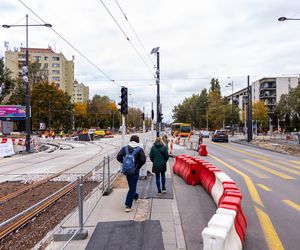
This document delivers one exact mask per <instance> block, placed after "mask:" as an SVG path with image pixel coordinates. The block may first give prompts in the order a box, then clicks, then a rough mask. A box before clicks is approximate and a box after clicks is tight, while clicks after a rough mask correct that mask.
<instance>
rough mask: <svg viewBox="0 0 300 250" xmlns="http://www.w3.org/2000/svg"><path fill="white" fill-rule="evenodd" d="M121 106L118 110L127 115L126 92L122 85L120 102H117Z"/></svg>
mask: <svg viewBox="0 0 300 250" xmlns="http://www.w3.org/2000/svg"><path fill="white" fill-rule="evenodd" d="M118 104H119V105H120V106H121V108H120V112H121V114H122V115H127V114H128V92H127V88H125V87H122V88H121V102H120V103H118Z"/></svg>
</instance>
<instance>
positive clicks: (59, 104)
mask: <svg viewBox="0 0 300 250" xmlns="http://www.w3.org/2000/svg"><path fill="white" fill-rule="evenodd" d="M30 104H31V113H32V128H33V129H38V128H39V122H40V121H43V122H45V123H46V125H47V126H48V124H49V120H50V126H51V129H54V130H62V129H63V130H65V131H67V130H70V129H71V128H72V117H73V114H72V113H73V104H72V103H71V97H70V96H69V95H68V94H67V93H65V92H64V91H63V90H61V89H59V88H58V87H57V86H56V85H55V83H51V84H49V83H48V82H40V83H37V84H35V85H33V88H32V90H31V103H30ZM48 129H50V128H49V127H48Z"/></svg>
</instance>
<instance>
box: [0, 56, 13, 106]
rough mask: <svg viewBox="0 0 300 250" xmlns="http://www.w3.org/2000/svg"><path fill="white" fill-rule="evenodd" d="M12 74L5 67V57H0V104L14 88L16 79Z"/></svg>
mask: <svg viewBox="0 0 300 250" xmlns="http://www.w3.org/2000/svg"><path fill="white" fill-rule="evenodd" d="M10 75H11V71H10V70H9V69H7V68H6V67H4V61H3V58H0V104H1V103H2V101H3V99H4V98H5V97H6V96H8V95H9V94H10V93H11V92H12V91H13V89H14V85H15V81H14V80H13V79H12V78H11V76H10Z"/></svg>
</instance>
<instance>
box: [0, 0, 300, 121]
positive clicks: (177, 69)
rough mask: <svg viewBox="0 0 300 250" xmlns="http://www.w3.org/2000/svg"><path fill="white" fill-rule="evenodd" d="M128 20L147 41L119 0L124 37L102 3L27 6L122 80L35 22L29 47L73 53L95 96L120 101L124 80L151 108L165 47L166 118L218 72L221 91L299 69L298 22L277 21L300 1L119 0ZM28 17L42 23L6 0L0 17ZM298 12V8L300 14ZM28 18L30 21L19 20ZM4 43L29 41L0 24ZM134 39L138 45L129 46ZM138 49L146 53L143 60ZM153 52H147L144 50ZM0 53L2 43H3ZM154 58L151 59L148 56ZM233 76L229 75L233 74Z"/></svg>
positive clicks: (114, 9) (33, 2) (135, 99)
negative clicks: (155, 50)
mask: <svg viewBox="0 0 300 250" xmlns="http://www.w3.org/2000/svg"><path fill="white" fill-rule="evenodd" d="M118 2H119V4H120V5H121V6H122V8H123V10H124V11H125V13H126V15H127V17H128V20H129V21H130V24H131V25H132V26H133V27H134V29H135V31H136V33H137V34H138V35H139V38H140V39H141V40H142V41H143V44H144V47H145V49H146V52H145V51H144V48H142V47H141V45H140V44H139V42H138V40H137V39H136V37H135V34H134V33H133V32H132V30H131V29H130V25H129V23H128V22H126V20H125V19H124V16H123V14H122V12H121V11H120V10H119V9H118V6H117V5H116V3H115V2H114V1H108V0H106V1H104V3H105V4H106V5H107V7H108V8H109V10H110V11H111V13H112V14H113V15H114V17H115V19H116V20H117V22H118V23H119V25H120V26H121V28H122V29H123V31H124V32H125V34H126V36H128V38H129V39H130V42H131V43H130V42H128V41H127V40H126V37H125V36H124V34H123V33H122V32H121V31H120V29H119V28H118V27H117V25H116V24H115V23H114V21H113V19H112V18H111V16H110V15H109V13H108V12H107V11H106V9H105V8H104V7H103V5H102V4H101V2H100V1H98V0H90V1H89V2H88V3H87V2H84V1H76V0H75V1H72V4H70V2H69V1H58V0H52V1H50V2H44V1H38V0H28V1H26V4H27V5H28V6H29V7H30V8H32V9H33V10H34V11H36V12H37V14H38V15H39V16H40V17H42V19H43V20H45V21H46V22H49V23H51V24H52V25H53V28H54V29H55V30H56V31H57V32H59V34H61V35H62V36H63V37H64V38H66V39H67V40H68V41H69V42H70V43H71V44H72V45H74V46H75V47H76V48H77V49H78V50H79V51H80V52H81V53H83V54H84V56H86V57H87V58H88V59H89V60H90V61H92V62H93V63H94V64H95V65H96V66H97V67H98V68H99V69H101V70H103V71H104V72H105V73H106V74H107V75H108V76H109V77H110V78H112V79H114V80H116V82H117V84H115V83H112V82H109V81H108V79H107V78H106V77H105V76H104V75H103V74H102V73H101V72H100V71H99V70H98V69H96V68H95V67H94V66H93V65H91V64H90V63H89V62H87V61H86V59H84V58H83V57H82V56H80V55H79V54H78V53H77V52H76V51H74V50H73V49H72V48H71V47H70V46H69V45H68V44H67V43H66V42H64V41H63V40H62V39H61V38H60V37H59V36H57V35H56V34H55V33H54V32H52V31H51V30H50V29H47V28H45V27H30V29H29V46H30V47H47V46H48V45H50V46H52V48H55V49H56V51H58V52H60V51H61V52H62V53H63V54H64V55H65V56H66V58H67V59H69V60H70V59H71V58H72V55H75V78H76V79H78V80H79V81H80V82H83V83H85V84H87V85H88V86H90V97H91V98H92V96H93V95H95V94H102V95H108V96H110V98H112V99H115V100H116V102H119V95H120V93H119V92H120V87H119V86H118V85H125V86H127V87H128V88H129V92H130V93H131V94H132V95H131V96H130V99H131V101H130V102H132V103H133V104H134V105H135V106H138V107H140V108H142V107H143V106H145V107H147V110H148V111H147V113H150V111H149V110H150V107H151V102H154V106H155V102H156V85H155V79H154V78H153V73H151V72H154V71H155V69H154V64H156V58H155V56H153V55H149V53H150V51H151V49H152V48H153V47H156V46H160V69H161V84H160V90H161V92H160V94H161V102H162V104H163V112H164V118H166V119H171V116H172V107H173V106H174V105H178V104H179V103H180V102H182V100H184V98H186V97H189V96H191V95H192V94H194V93H199V92H200V91H201V90H202V89H203V88H207V89H209V87H210V86H209V82H210V79H211V78H212V77H217V78H219V80H220V82H221V87H222V91H223V94H230V89H229V88H225V85H226V84H227V83H228V81H234V89H235V90H238V89H241V88H244V87H246V84H247V75H251V79H256V78H257V77H259V76H261V77H263V76H265V75H268V76H270V75H287V74H294V73H297V72H299V58H298V55H299V52H300V51H299V50H300V46H299V45H300V34H299V32H297V31H298V30H299V26H300V22H296V21H295V22H292V21H290V22H278V21H277V19H278V17H280V16H287V17H291V16H293V15H294V14H297V11H300V2H299V1H297V0H290V1H288V2H286V1H282V0H265V1H259V0H244V1H234V0H228V1H223V0H215V1H196V0H187V1H185V2H182V1H179V0H164V1H159V0H153V1H145V0H131V1H121V0H119V1H118ZM26 13H28V14H29V16H30V18H31V19H30V23H41V21H40V20H39V19H38V17H36V16H34V15H33V14H32V13H31V12H30V11H29V10H28V9H26V8H25V7H24V6H23V5H22V4H20V3H19V2H17V1H16V2H13V3H10V2H8V1H7V2H3V1H2V2H1V3H0V20H1V21H2V22H3V23H8V24H12V23H14V22H17V21H18V20H20V19H21V18H22V17H25V14H26ZM299 15H300V14H298V16H299ZM22 22H23V23H24V20H22V21H21V23H22ZM0 37H1V41H0V42H1V43H2V44H3V43H4V41H9V42H10V47H11V48H12V49H13V48H14V47H19V46H20V45H21V43H22V44H23V46H24V44H25V30H24V29H22V28H19V29H16V28H15V29H0ZM131 44H133V45H134V48H133V47H132V46H131ZM135 49H137V50H138V51H139V53H140V54H141V55H142V57H143V58H144V61H145V62H146V63H147V65H148V67H149V68H150V70H149V68H148V67H146V66H145V65H144V63H143V62H142V60H141V59H140V57H139V55H137V54H136V52H135ZM146 53H148V55H146ZM0 55H4V48H3V47H2V46H0ZM149 56H150V57H151V59H152V61H151V60H149V58H148V57H149ZM227 77H230V78H227Z"/></svg>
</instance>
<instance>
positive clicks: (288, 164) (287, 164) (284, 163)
mask: <svg viewBox="0 0 300 250" xmlns="http://www.w3.org/2000/svg"><path fill="white" fill-rule="evenodd" d="M276 161H277V162H279V163H280V164H283V165H285V166H288V167H290V168H296V169H300V167H299V166H294V165H291V164H290V163H288V162H285V161H282V160H276Z"/></svg>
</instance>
